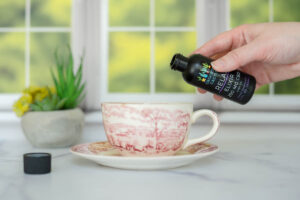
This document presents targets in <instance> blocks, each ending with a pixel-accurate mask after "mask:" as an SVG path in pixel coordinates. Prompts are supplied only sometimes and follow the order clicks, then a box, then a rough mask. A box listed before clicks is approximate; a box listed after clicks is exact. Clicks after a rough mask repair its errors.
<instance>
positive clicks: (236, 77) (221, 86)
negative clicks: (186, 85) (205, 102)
mask: <svg viewBox="0 0 300 200" xmlns="http://www.w3.org/2000/svg"><path fill="white" fill-rule="evenodd" d="M192 82H197V83H194V85H200V86H201V87H202V88H203V89H205V90H208V91H210V92H213V93H215V94H217V95H220V96H223V97H225V98H229V99H235V100H239V101H241V100H242V99H243V98H244V97H245V95H246V94H247V93H248V92H249V84H250V83H249V82H250V78H249V76H247V75H246V74H244V73H242V72H240V71H237V70H235V71H232V72H227V73H219V72H216V71H215V70H214V69H213V68H212V66H211V65H210V63H207V62H203V63H202V67H201V68H200V70H199V72H198V73H196V77H194V80H193V81H192ZM199 82H200V83H199Z"/></svg>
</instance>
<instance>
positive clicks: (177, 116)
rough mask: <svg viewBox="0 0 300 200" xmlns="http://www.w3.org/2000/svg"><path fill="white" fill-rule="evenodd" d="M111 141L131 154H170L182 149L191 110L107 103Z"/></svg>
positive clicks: (105, 110)
mask: <svg viewBox="0 0 300 200" xmlns="http://www.w3.org/2000/svg"><path fill="white" fill-rule="evenodd" d="M102 108H103V109H102V112H103V123H104V128H105V132H106V135H107V138H108V141H109V142H110V143H111V144H112V145H113V146H114V147H117V148H118V149H120V150H121V153H122V151H126V152H127V153H128V152H129V153H131V154H148V155H151V154H162V155H168V154H173V153H174V152H176V151H178V150H179V149H180V148H181V146H182V144H183V142H184V140H185V137H186V133H187V131H188V129H189V125H190V124H189V123H190V117H191V116H190V113H189V112H188V111H184V110H181V109H168V108H162V107H155V106H154V107H147V106H145V107H143V106H139V107H135V106H131V105H126V104H104V105H103V107H102Z"/></svg>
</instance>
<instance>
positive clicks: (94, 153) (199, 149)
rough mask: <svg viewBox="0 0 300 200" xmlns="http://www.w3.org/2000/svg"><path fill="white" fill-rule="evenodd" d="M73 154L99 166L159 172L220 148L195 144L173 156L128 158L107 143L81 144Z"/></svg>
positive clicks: (74, 147)
mask: <svg viewBox="0 0 300 200" xmlns="http://www.w3.org/2000/svg"><path fill="white" fill-rule="evenodd" d="M70 151H71V153H73V154H74V155H76V156H80V157H83V158H85V159H88V160H92V161H94V162H96V163H98V164H101V165H104V166H108V167H114V168H119V169H136V170H157V169H168V168H176V167H181V166H184V165H188V164H190V163H192V162H194V161H196V160H199V159H201V158H204V157H206V156H209V155H212V154H214V153H216V152H217V151H218V146H216V145H214V144H208V143H198V144H194V145H192V146H190V147H188V148H186V149H183V150H180V151H178V152H177V153H176V154H175V155H173V156H162V157H126V156H121V155H120V153H119V151H118V150H117V149H115V148H114V147H113V146H111V145H110V144H109V143H108V142H107V141H101V142H93V143H87V144H79V145H76V146H73V147H71V149H70Z"/></svg>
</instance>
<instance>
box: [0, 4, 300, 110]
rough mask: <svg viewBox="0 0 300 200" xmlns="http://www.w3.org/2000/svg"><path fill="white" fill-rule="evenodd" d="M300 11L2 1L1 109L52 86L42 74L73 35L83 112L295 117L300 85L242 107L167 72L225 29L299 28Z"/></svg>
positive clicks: (272, 90) (274, 90) (272, 89)
mask: <svg viewBox="0 0 300 200" xmlns="http://www.w3.org/2000/svg"><path fill="white" fill-rule="evenodd" d="M71 4H72V9H71ZM299 5H300V2H299V1H297V0H245V1H239V0H185V1H183V0H142V1H141V0H126V1H124V0H101V1H99V0H73V1H72V2H71V0H64V1H61V0H43V1H42V0H3V1H1V3H0V12H1V13H2V16H5V17H1V19H0V109H3V108H5V109H10V108H11V104H12V102H13V99H14V98H16V94H18V93H20V92H21V91H22V89H23V88H24V87H25V86H28V85H29V84H31V85H32V84H33V85H35V84H37V85H43V84H47V83H49V82H50V80H51V79H50V76H49V73H44V72H45V71H47V70H48V69H49V67H51V66H52V65H53V52H54V49H55V48H56V47H57V46H63V45H65V43H68V41H69V40H70V38H71V35H70V32H71V29H72V49H73V53H74V56H75V58H76V59H78V58H79V57H80V55H82V52H85V69H84V76H85V79H86V80H87V85H86V89H87V99H86V102H85V105H86V108H87V109H91V110H94V109H99V108H100V102H103V101H141V102H147V101H171V102H172V101H174V102H177V101H187V102H192V103H194V104H195V105H196V106H198V107H202V108H203V107H210V108H214V109H236V108H238V109H245V110H251V109H258V110H268V109H269V110H274V109H290V110H294V108H295V107H297V108H299V109H300V96H299V93H300V89H299V88H300V79H299V78H296V79H293V80H288V81H283V82H280V83H276V84H270V85H269V86H265V87H262V88H261V89H260V90H258V91H257V92H256V95H255V97H254V98H253V100H251V102H250V103H249V104H247V105H246V106H239V105H237V104H235V103H231V102H229V101H223V102H222V103H218V102H215V101H213V100H212V98H211V96H212V95H210V94H207V95H197V94H196V92H195V88H193V87H192V86H190V85H188V84H186V83H185V82H184V81H183V80H182V78H181V75H180V73H178V72H174V71H171V70H170V68H169V62H170V59H171V57H172V55H173V54H174V53H177V52H180V53H183V54H185V55H187V54H189V53H190V52H191V51H193V50H194V49H195V48H196V47H198V46H200V45H201V44H203V43H204V42H205V41H207V40H209V39H210V38H212V37H213V36H215V35H217V34H218V33H220V32H223V31H225V30H226V29H229V27H235V26H238V25H240V24H243V23H257V22H267V21H299V20H300V15H299V12H297V8H298V7H299ZM71 10H72V17H73V18H72V26H71V20H70V16H71ZM71 27H72V28H71ZM278 105H280V106H278Z"/></svg>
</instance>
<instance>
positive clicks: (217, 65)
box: [211, 59, 224, 71]
mask: <svg viewBox="0 0 300 200" xmlns="http://www.w3.org/2000/svg"><path fill="white" fill-rule="evenodd" d="M211 66H212V67H213V68H214V70H217V71H218V70H220V69H221V68H223V67H224V66H223V61H222V60H221V59H219V60H216V61H213V62H212V63H211Z"/></svg>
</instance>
